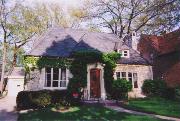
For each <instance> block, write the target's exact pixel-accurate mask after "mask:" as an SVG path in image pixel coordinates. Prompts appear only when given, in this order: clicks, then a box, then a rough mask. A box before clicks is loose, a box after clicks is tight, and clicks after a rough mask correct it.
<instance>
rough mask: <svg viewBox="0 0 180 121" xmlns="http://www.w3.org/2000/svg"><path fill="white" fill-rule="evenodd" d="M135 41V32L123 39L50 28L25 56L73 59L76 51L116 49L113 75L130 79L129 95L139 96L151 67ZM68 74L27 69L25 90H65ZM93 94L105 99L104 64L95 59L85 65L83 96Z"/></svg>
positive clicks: (87, 96)
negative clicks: (119, 54) (120, 55)
mask: <svg viewBox="0 0 180 121" xmlns="http://www.w3.org/2000/svg"><path fill="white" fill-rule="evenodd" d="M137 41H138V40H137V37H136V34H135V33H134V34H132V35H131V36H127V37H126V38H125V39H119V38H118V37H116V36H115V35H113V34H107V33H99V32H88V31H84V30H74V29H70V28H58V27H53V28H51V29H49V30H48V31H47V32H46V33H44V34H43V35H41V36H40V37H39V38H38V39H37V40H35V43H34V46H33V49H32V50H31V51H30V52H29V53H28V54H27V55H26V56H27V57H48V58H67V59H73V58H72V57H71V54H72V53H73V52H77V51H84V50H91V51H94V50H95V51H99V52H102V53H110V52H114V51H117V52H119V53H121V54H122V57H121V59H119V60H118V61H117V67H116V68H115V72H114V78H115V79H117V78H124V79H127V80H129V81H131V82H132V85H133V90H132V91H131V92H130V93H129V96H131V97H141V96H143V94H142V91H141V87H142V84H143V81H144V80H145V79H152V78H153V72H152V66H151V65H150V64H149V63H148V62H147V61H146V60H145V59H144V58H142V57H141V56H140V54H139V52H138V51H137V43H138V42H137ZM29 66H30V65H29ZM72 77H73V75H72V74H71V72H70V70H69V69H68V68H59V69H57V68H50V67H48V68H47V67H44V68H42V69H41V70H38V69H33V70H32V71H30V76H29V80H28V81H27V82H26V85H25V90H42V89H49V90H52V89H58V90H63V89H67V85H68V82H69V79H70V78H72ZM92 77H93V78H92ZM94 77H95V78H94ZM90 92H93V93H90ZM94 94H96V98H101V99H106V91H105V87H104V64H103V63H99V62H97V63H91V64H88V65H87V87H86V93H84V97H85V98H86V99H91V98H94V97H95V95H94ZM97 95H98V97H97Z"/></svg>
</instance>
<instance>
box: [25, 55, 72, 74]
mask: <svg viewBox="0 0 180 121" xmlns="http://www.w3.org/2000/svg"><path fill="white" fill-rule="evenodd" d="M24 65H25V70H26V72H29V71H30V70H31V69H33V68H38V69H42V68H44V67H52V68H69V66H70V65H71V60H69V59H67V58H49V57H33V56H26V57H25V58H24Z"/></svg>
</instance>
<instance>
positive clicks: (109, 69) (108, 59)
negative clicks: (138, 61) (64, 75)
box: [68, 51, 120, 95]
mask: <svg viewBox="0 0 180 121" xmlns="http://www.w3.org/2000/svg"><path fill="white" fill-rule="evenodd" d="M73 58H74V61H73V62H72V65H71V67H70V71H71V73H72V74H73V78H71V80H70V81H69V85H68V90H69V91H70V93H74V92H76V93H79V94H81V89H82V88H85V87H86V86H87V64H90V63H97V62H99V63H102V64H105V67H104V81H105V89H106V92H107V94H110V93H111V89H112V82H113V80H114V79H113V74H114V69H115V67H116V62H117V59H119V58H120V54H119V53H116V52H112V53H100V52H95V51H80V52H76V53H74V54H73ZM110 95H111V94H110Z"/></svg>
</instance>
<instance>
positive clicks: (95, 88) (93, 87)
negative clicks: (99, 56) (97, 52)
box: [90, 68, 101, 98]
mask: <svg viewBox="0 0 180 121" xmlns="http://www.w3.org/2000/svg"><path fill="white" fill-rule="evenodd" d="M100 71H101V69H97V68H93V69H91V70H90V98H101V88H100Z"/></svg>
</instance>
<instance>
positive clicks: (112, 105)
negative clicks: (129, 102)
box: [104, 101, 180, 121]
mask: <svg viewBox="0 0 180 121" xmlns="http://www.w3.org/2000/svg"><path fill="white" fill-rule="evenodd" d="M104 103H105V107H107V108H109V109H112V110H116V111H118V112H126V113H130V114H135V115H146V116H151V117H155V118H159V119H165V120H171V121H180V119H179V118H173V117H168V116H161V115H156V114H148V113H143V112H138V111H133V110H129V109H125V108H122V107H119V106H117V105H116V104H115V102H110V101H108V102H104Z"/></svg>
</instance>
